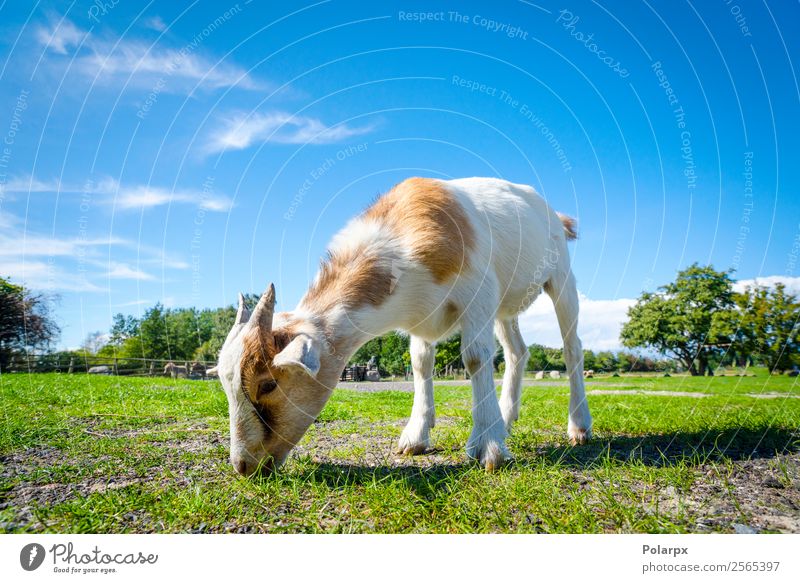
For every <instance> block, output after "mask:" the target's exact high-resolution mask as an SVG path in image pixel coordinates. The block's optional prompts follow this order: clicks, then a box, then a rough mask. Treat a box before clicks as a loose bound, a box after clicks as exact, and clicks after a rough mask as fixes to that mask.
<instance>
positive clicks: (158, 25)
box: [142, 15, 167, 32]
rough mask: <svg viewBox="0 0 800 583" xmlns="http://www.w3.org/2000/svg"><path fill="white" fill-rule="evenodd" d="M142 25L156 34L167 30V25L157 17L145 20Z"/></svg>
mask: <svg viewBox="0 0 800 583" xmlns="http://www.w3.org/2000/svg"><path fill="white" fill-rule="evenodd" d="M142 24H144V25H145V26H146V27H147V28H151V29H153V30H155V31H157V32H164V31H165V30H167V25H166V24H165V23H164V21H163V20H162V19H161V17H160V16H158V15H155V16H153V17H152V18H147V19H145V20H144V22H143V23H142Z"/></svg>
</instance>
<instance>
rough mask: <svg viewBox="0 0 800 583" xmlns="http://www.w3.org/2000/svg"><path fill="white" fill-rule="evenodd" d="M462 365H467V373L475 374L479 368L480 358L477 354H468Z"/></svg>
mask: <svg viewBox="0 0 800 583" xmlns="http://www.w3.org/2000/svg"><path fill="white" fill-rule="evenodd" d="M464 366H466V367H467V372H468V373H469V374H471V375H472V374H475V373H477V372H478V371H479V370H480V368H481V359H480V358H478V357H477V356H470V357H468V358H467V360H466V362H464Z"/></svg>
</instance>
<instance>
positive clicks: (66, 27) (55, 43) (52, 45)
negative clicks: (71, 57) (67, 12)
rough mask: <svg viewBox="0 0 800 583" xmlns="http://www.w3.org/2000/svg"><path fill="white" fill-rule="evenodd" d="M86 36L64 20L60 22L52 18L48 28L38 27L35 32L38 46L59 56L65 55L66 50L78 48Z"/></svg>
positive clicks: (82, 31)
mask: <svg viewBox="0 0 800 583" xmlns="http://www.w3.org/2000/svg"><path fill="white" fill-rule="evenodd" d="M87 34H89V33H87V32H86V31H84V30H81V29H79V28H78V27H77V26H75V25H74V24H73V23H72V22H70V21H69V20H67V19H66V18H64V19H62V20H60V21H56V19H55V18H53V19H51V20H50V24H49V26H46V27H45V26H40V27H38V28H37V29H36V32H35V36H36V40H37V41H38V42H39V44H41V45H43V46H45V47H46V48H47V49H48V50H51V51H53V52H54V53H58V54H59V55H66V54H67V50H68V49H70V48H71V47H74V46H78V45H79V44H80V42H81V40H82V39H83V37H84V36H86V35H87Z"/></svg>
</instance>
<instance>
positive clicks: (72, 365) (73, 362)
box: [67, 356, 75, 374]
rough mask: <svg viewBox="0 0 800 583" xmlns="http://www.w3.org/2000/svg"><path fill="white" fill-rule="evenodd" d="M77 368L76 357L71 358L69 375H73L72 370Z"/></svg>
mask: <svg viewBox="0 0 800 583" xmlns="http://www.w3.org/2000/svg"><path fill="white" fill-rule="evenodd" d="M74 368H75V357H74V356H70V357H69V369H68V370H67V374H72V370H73V369H74Z"/></svg>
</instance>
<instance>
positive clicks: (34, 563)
mask: <svg viewBox="0 0 800 583" xmlns="http://www.w3.org/2000/svg"><path fill="white" fill-rule="evenodd" d="M44 555H45V553H44V547H43V546H42V545H40V544H39V543H30V544H27V545H25V546H24V547H22V550H21V551H20V552H19V564H20V565H22V568H23V569H25V570H26V571H35V570H36V569H38V568H39V567H41V566H42V563H43V562H44Z"/></svg>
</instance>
